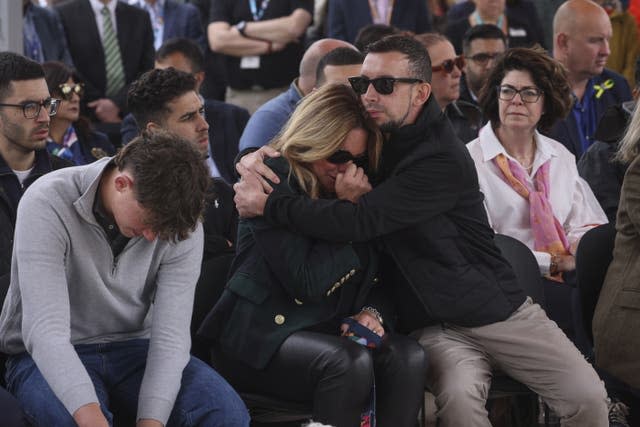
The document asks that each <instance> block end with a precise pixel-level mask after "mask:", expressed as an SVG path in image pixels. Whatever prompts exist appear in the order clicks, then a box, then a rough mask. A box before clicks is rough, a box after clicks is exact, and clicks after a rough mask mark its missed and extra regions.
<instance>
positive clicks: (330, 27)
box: [326, 0, 431, 43]
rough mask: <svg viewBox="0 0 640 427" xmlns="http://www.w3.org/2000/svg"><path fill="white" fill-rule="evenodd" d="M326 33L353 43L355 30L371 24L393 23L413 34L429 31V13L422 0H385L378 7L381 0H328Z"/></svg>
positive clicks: (425, 3) (356, 32) (328, 35)
mask: <svg viewBox="0 0 640 427" xmlns="http://www.w3.org/2000/svg"><path fill="white" fill-rule="evenodd" d="M328 2H329V5H328V11H327V23H326V25H327V37H331V38H334V39H340V40H345V41H348V42H349V43H354V42H355V40H356V36H357V35H358V31H360V29H361V28H364V27H366V26H367V25H370V24H387V25H393V26H394V27H396V28H397V29H399V30H405V31H412V32H414V33H416V34H421V33H426V32H429V31H431V14H430V13H429V9H428V8H427V2H425V1H422V0H397V1H391V0H389V1H387V2H386V3H387V6H386V7H383V10H380V8H379V7H378V3H382V2H381V1H380V0H377V1H368V0H328Z"/></svg>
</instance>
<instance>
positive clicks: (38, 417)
mask: <svg viewBox="0 0 640 427" xmlns="http://www.w3.org/2000/svg"><path fill="white" fill-rule="evenodd" d="M148 349H149V341H148V340H130V341H123V342H113V343H106V344H84V345H77V346H75V350H76V352H77V353H78V356H79V357H80V360H81V361H82V363H83V365H84V367H85V368H86V370H87V372H88V374H89V376H90V377H91V380H92V381H93V385H94V387H95V389H96V394H97V395H98V399H99V401H100V407H101V409H102V412H103V413H104V415H105V417H106V418H107V420H108V421H109V425H113V412H112V411H113V409H116V410H115V411H114V412H115V413H116V417H117V418H118V419H121V418H126V417H132V419H135V418H134V417H135V414H136V411H137V406H138V394H139V391H140V384H141V383H142V377H143V375H144V369H145V363H146V359H147V351H148ZM6 379H7V388H8V389H9V391H11V393H13V395H14V396H16V397H17V399H18V400H19V401H20V403H21V404H22V407H23V409H24V411H25V412H26V413H27V414H28V415H29V416H30V417H31V418H32V419H33V420H34V421H35V423H36V426H42V427H45V426H46V427H72V426H73V427H75V426H76V423H75V421H74V420H73V418H72V416H71V414H70V413H69V412H68V411H67V409H66V408H65V407H64V406H63V405H62V402H60V400H58V398H57V397H56V396H55V394H54V393H53V391H52V390H51V388H50V387H49V385H48V384H47V382H46V380H45V379H44V377H43V376H42V374H41V373H40V370H39V369H38V367H37V366H36V364H35V362H34V361H33V359H32V358H31V356H30V355H29V354H28V353H22V354H19V355H16V356H12V357H10V358H9V360H8V361H7V373H6ZM248 425H249V414H248V412H247V409H246V407H245V405H244V403H243V402H242V400H241V399H240V397H239V396H238V395H237V393H236V392H235V391H234V390H233V388H231V386H230V385H229V384H228V383H227V382H226V381H225V380H224V379H223V378H222V377H221V376H220V375H218V374H217V373H216V372H215V371H214V370H213V369H212V368H211V367H209V366H208V365H206V364H205V363H204V362H202V361H200V360H198V359H196V358H194V357H191V359H190V361H189V363H188V364H187V366H186V367H185V369H184V371H183V372H182V384H181V387H180V391H179V392H178V397H177V398H176V401H175V404H174V407H173V411H172V412H171V415H170V417H169V421H168V423H167V426H168V427H171V426H201V427H223V426H224V427H232V426H233V427H235V426H243V427H246V426H248Z"/></svg>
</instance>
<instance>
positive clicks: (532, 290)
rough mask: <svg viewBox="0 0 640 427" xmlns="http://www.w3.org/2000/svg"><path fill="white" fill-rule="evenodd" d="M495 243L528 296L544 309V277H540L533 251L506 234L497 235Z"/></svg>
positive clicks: (494, 239)
mask: <svg viewBox="0 0 640 427" xmlns="http://www.w3.org/2000/svg"><path fill="white" fill-rule="evenodd" d="M493 241H494V242H495V244H496V246H498V248H499V249H500V252H502V256H503V257H504V259H506V260H507V261H508V262H509V264H511V268H513V272H514V273H515V275H516V278H517V279H518V283H520V286H522V288H523V289H524V291H525V292H526V294H527V295H529V296H530V297H531V299H533V301H534V302H536V303H538V304H540V306H541V307H542V308H544V307H545V300H544V290H543V288H542V277H541V276H540V268H539V267H538V262H537V261H536V257H535V256H534V255H533V252H531V249H529V248H528V247H527V246H526V245H525V244H524V243H522V242H521V241H519V240H518V239H515V238H513V237H511V236H506V235H504V234H496V235H495V237H494V238H493Z"/></svg>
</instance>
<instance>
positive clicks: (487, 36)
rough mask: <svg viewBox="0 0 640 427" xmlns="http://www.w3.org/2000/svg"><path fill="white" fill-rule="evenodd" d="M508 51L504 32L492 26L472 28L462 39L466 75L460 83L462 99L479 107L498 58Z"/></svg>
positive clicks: (483, 25)
mask: <svg viewBox="0 0 640 427" xmlns="http://www.w3.org/2000/svg"><path fill="white" fill-rule="evenodd" d="M506 49H507V39H506V37H505V35H504V33H503V32H502V30H501V29H500V28H498V27H496V26H495V25H492V24H480V25H476V26H475V27H471V28H470V29H469V30H468V31H467V32H466V33H465V35H464V38H463V39H462V53H463V54H464V58H465V65H464V69H463V71H464V74H463V76H462V79H461V81H460V99H461V100H462V101H465V102H469V103H472V104H474V105H478V95H480V89H482V85H483V84H484V82H485V81H486V80H487V76H488V75H489V71H491V68H492V67H493V65H494V64H495V61H496V58H498V56H500V55H502V54H503V53H504V51H505V50H506Z"/></svg>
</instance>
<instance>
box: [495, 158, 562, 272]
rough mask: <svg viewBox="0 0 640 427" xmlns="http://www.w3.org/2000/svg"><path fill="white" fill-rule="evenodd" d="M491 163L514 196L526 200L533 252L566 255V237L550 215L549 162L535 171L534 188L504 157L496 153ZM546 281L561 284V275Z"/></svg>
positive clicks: (560, 225)
mask: <svg viewBox="0 0 640 427" xmlns="http://www.w3.org/2000/svg"><path fill="white" fill-rule="evenodd" d="M493 162H494V163H495V164H496V166H498V168H499V169H500V170H501V171H502V174H503V179H504V180H505V182H506V183H507V184H509V185H510V186H511V187H512V188H513V189H514V190H515V191H516V193H518V194H519V195H521V196H522V197H524V198H525V199H527V200H528V201H529V219H530V222H531V231H532V232H533V240H534V244H533V247H534V249H535V250H536V251H540V252H547V253H549V254H552V255H567V254H569V242H568V241H567V235H566V234H565V232H564V228H562V224H560V222H559V221H558V219H557V218H556V217H555V216H554V215H553V209H552V208H551V204H550V203H549V198H548V195H549V160H547V161H546V162H545V163H544V164H542V166H540V167H539V168H538V170H537V171H536V174H535V176H534V177H533V185H531V184H530V183H529V181H528V180H527V175H526V171H525V170H524V168H523V167H522V166H521V165H520V164H519V163H517V162H514V161H513V160H511V159H509V158H507V157H506V156H505V155H504V154H498V156H496V157H495V158H494V159H493ZM549 278H550V279H553V280H556V281H559V282H561V281H562V275H561V274H556V275H554V276H552V277H549Z"/></svg>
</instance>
